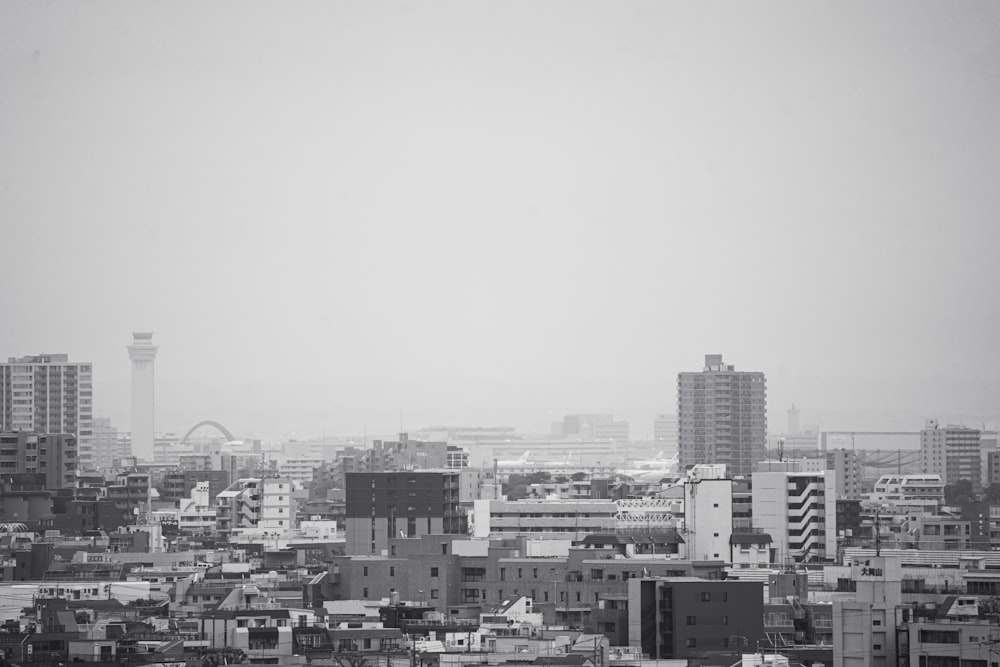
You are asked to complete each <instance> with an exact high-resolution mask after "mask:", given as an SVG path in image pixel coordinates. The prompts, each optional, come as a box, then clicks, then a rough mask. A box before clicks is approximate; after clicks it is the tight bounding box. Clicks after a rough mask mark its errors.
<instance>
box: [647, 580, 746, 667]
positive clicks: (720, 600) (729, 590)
mask: <svg viewBox="0 0 1000 667" xmlns="http://www.w3.org/2000/svg"><path fill="white" fill-rule="evenodd" d="M628 624H629V633H628V641H629V646H634V647H637V648H640V649H641V651H642V653H643V655H645V656H648V657H649V658H650V659H653V660H663V659H667V660H685V659H698V658H703V657H705V656H706V654H711V653H718V652H727V651H731V652H735V653H742V652H743V649H744V648H745V647H751V646H756V645H757V642H758V641H760V640H763V639H764V638H765V636H764V585H763V583H762V582H759V581H735V580H726V581H709V580H706V579H696V578H692V577H677V578H663V579H652V578H650V579H646V578H642V579H631V580H629V582H628Z"/></svg>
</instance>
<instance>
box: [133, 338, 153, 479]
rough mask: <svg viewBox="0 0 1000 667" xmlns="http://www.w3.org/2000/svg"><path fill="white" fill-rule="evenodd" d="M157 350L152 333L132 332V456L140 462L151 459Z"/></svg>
mask: <svg viewBox="0 0 1000 667" xmlns="http://www.w3.org/2000/svg"><path fill="white" fill-rule="evenodd" d="M158 349H159V348H158V347H157V346H156V345H153V332H151V331H137V332H135V333H133V334H132V344H131V345H129V346H128V358H129V359H131V360H132V453H133V454H134V455H135V456H136V457H138V458H139V459H141V460H143V461H152V460H153V443H154V440H155V436H154V431H153V412H154V406H155V400H154V394H153V362H154V361H155V360H156V351H157V350H158Z"/></svg>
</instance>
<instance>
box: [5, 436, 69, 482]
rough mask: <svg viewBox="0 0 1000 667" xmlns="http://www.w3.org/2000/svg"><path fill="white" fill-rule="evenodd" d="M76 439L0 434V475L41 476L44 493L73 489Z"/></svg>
mask: <svg viewBox="0 0 1000 667" xmlns="http://www.w3.org/2000/svg"><path fill="white" fill-rule="evenodd" d="M76 469H77V442H76V436H73V435H70V434H68V433H60V434H42V435H39V434H36V433H27V432H24V431H18V432H13V433H0V475H16V474H32V475H43V476H44V480H45V482H44V484H45V488H46V489H50V490H55V489H64V488H69V487H72V486H75V484H76Z"/></svg>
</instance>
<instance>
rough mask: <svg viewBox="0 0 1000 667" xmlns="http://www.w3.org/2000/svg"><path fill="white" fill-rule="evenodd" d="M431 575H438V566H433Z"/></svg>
mask: <svg viewBox="0 0 1000 667" xmlns="http://www.w3.org/2000/svg"><path fill="white" fill-rule="evenodd" d="M431 576H432V577H436V576H438V569H437V568H436V567H432V568H431Z"/></svg>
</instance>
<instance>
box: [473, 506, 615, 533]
mask: <svg viewBox="0 0 1000 667" xmlns="http://www.w3.org/2000/svg"><path fill="white" fill-rule="evenodd" d="M617 513H618V505H617V504H616V503H615V501H613V500H477V501H476V502H475V509H474V510H473V525H472V534H473V535H474V536H476V537H489V536H495V537H506V536H510V537H513V536H515V535H531V536H534V537H542V536H548V537H561V538H563V539H570V540H578V539H583V538H584V537H585V536H586V535H588V534H590V533H608V532H614V530H615V526H616V519H615V517H616V515H617Z"/></svg>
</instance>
